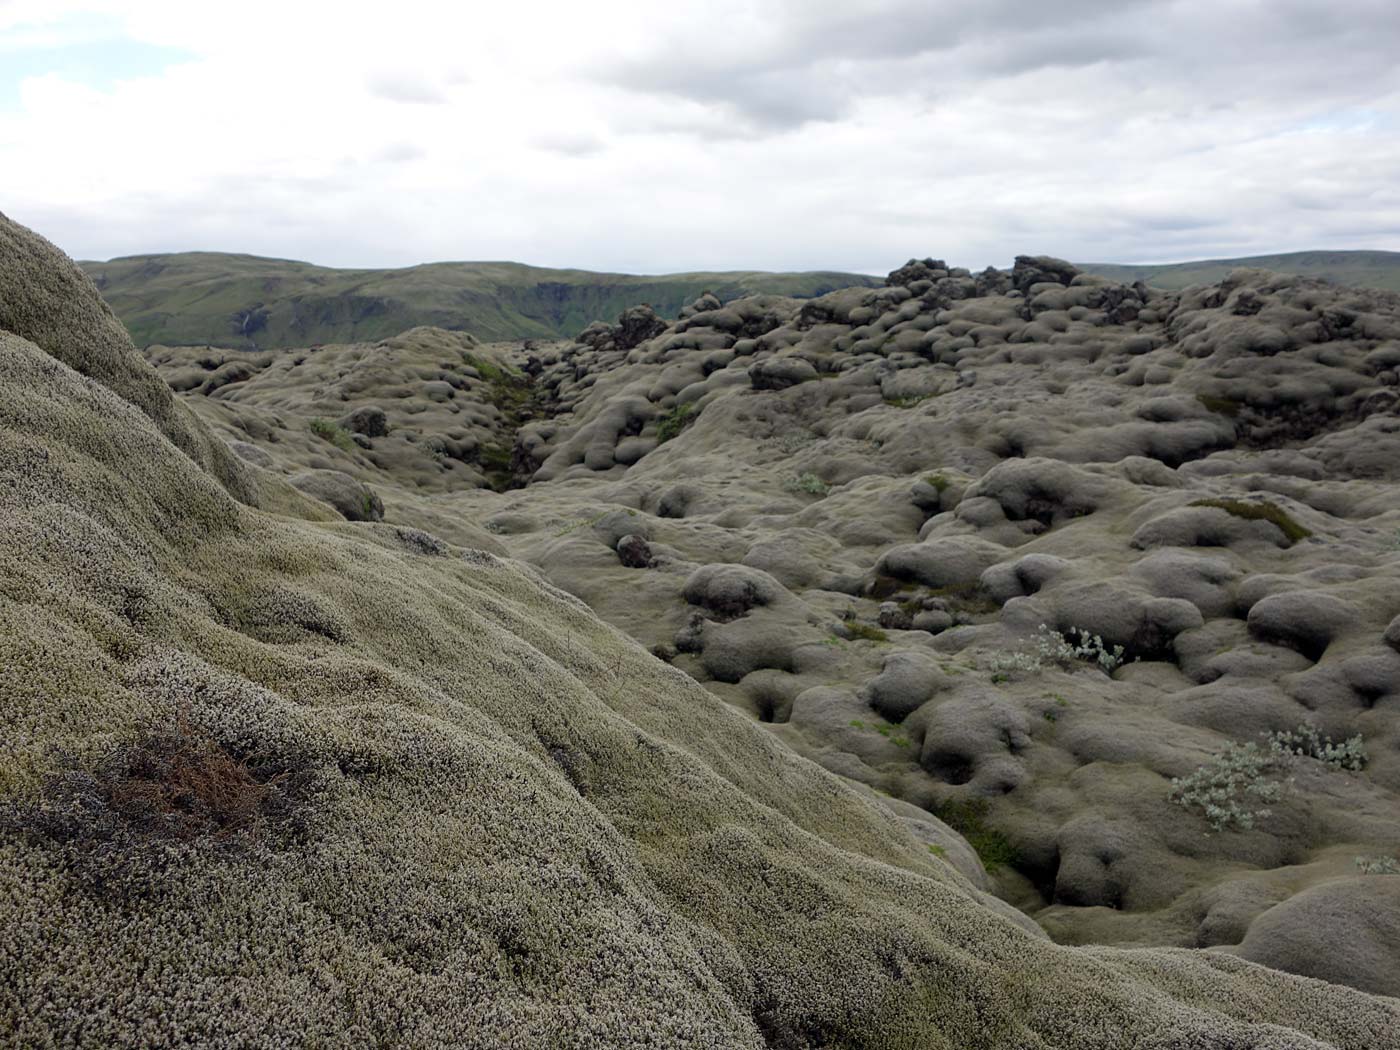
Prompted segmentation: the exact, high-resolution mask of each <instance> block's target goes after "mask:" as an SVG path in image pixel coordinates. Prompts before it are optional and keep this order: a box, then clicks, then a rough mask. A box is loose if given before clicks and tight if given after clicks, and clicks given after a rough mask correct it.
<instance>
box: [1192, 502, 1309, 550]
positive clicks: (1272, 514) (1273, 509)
mask: <svg viewBox="0 0 1400 1050" xmlns="http://www.w3.org/2000/svg"><path fill="white" fill-rule="evenodd" d="M1191 506H1193V507H1218V508H1219V509H1220V510H1223V511H1225V512H1226V513H1228V514H1233V515H1234V516H1235V517H1237V518H1244V519H1246V520H1247V521H1267V522H1269V523H1270V524H1271V525H1276V526H1278V529H1279V531H1280V532H1282V533H1283V535H1284V537H1285V538H1286V539H1287V540H1288V542H1289V543H1290V544H1294V543H1297V542H1298V541H1299V540H1305V539H1307V538H1308V537H1309V536H1311V535H1312V532H1311V531H1310V530H1308V529H1305V528H1303V526H1301V525H1299V524H1298V523H1297V522H1296V521H1294V520H1293V519H1292V518H1290V517H1289V516H1288V515H1287V514H1286V513H1285V512H1284V510H1283V508H1282V507H1280V506H1278V505H1277V504H1275V503H1270V502H1269V501H1268V500H1259V501H1258V502H1257V503H1251V502H1248V501H1246V500H1239V499H1198V500H1196V501H1195V502H1194V503H1192V504H1191Z"/></svg>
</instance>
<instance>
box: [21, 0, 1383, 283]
mask: <svg viewBox="0 0 1400 1050" xmlns="http://www.w3.org/2000/svg"><path fill="white" fill-rule="evenodd" d="M457 8H460V10H458V9H457ZM457 8H449V7H447V6H446V5H439V4H435V3H434V4H429V3H427V2H425V0H400V2H398V3H396V4H394V5H390V6H388V7H385V6H383V5H375V6H374V7H370V6H369V5H355V4H348V5H347V4H345V3H343V2H341V3H337V4H329V3H319V2H303V3H292V4H288V3H285V2H284V0H279V2H277V3H273V2H271V0H249V2H247V3H243V4H239V5H204V4H189V3H185V2H175V0H131V2H126V3H119V2H114V0H113V2H106V0H90V2H83V0H45V2H43V3H31V2H29V0H10V2H8V3H0V53H23V52H24V50H25V49H26V48H34V47H39V46H40V44H39V43H38V42H43V44H42V46H45V47H53V46H61V45H62V43H63V42H64V40H71V39H78V38H81V39H83V40H84V41H86V42H89V43H90V38H91V36H92V33H91V27H92V26H93V25H94V24H101V25H103V26H105V27H107V29H106V30H104V31H106V32H112V33H117V34H119V35H120V38H121V39H122V40H123V41H126V42H136V43H140V44H145V45H153V46H154V47H155V48H167V49H176V51H178V53H179V54H181V55H182V56H192V57H185V58H182V60H181V61H179V62H177V63H175V64H171V65H165V66H161V65H156V66H154V67H153V68H151V69H150V70H148V71H143V72H141V73H140V74H139V75H128V76H125V77H124V78H123V79H119V80H117V81H116V82H114V83H102V82H99V81H97V80H95V79H94V80H93V81H91V82H85V81H84V79H83V78H81V77H76V76H74V75H72V73H71V71H69V70H65V72H63V73H62V74H60V73H50V74H48V75H37V76H36V75H30V76H28V77H27V78H26V79H24V81H23V83H22V84H21V85H19V91H18V98H19V103H18V105H17V106H15V107H11V108H8V109H4V108H0V165H3V169H4V170H5V172H6V178H5V190H6V196H5V198H4V199H3V200H0V208H4V209H5V210H6V211H7V212H8V213H9V214H11V215H12V216H13V217H15V218H16V219H18V220H20V221H22V222H27V223H29V224H31V225H33V226H35V227H36V228H37V229H39V231H40V232H42V233H44V234H45V235H47V236H49V237H50V238H52V239H53V240H55V241H56V242H57V243H58V244H60V246H62V247H63V248H65V249H66V250H68V251H69V252H70V253H72V254H74V255H77V256H80V257H89V258H91V257H106V256H109V255H114V254H130V253H135V252H143V251H156V250H172V249H191V248H205V249H222V250H230V251H251V252H258V253H263V254H269V255H277V256H284V257H287V256H289V257H299V258H309V259H312V260H314V261H317V262H323V263H328V264H333V265H403V264H408V263H413V262H419V261H425V260H429V259H440V258H453V259H463V258H496V259H520V260H524V261H529V262H534V263H540V264H545V265H570V266H585V267H590V268H596V269H629V270H642V271H653V272H654V271H663V270H680V269H690V268H698V267H726V268H749V267H769V268H794V267H797V268H816V267H823V268H827V267H830V268H843V269H860V270H870V271H876V272H879V271H884V270H887V269H890V268H892V267H894V266H896V265H898V264H899V263H900V262H902V261H903V260H904V259H906V258H908V257H909V256H911V255H919V256H922V255H927V254H934V255H939V256H943V257H946V258H948V259H950V260H953V261H956V262H960V263H963V264H965V265H970V266H982V265H985V264H987V263H994V264H997V265H1006V264H1007V263H1009V261H1010V258H1011V256H1012V255H1014V254H1016V253H1017V252H1023V251H1035V252H1042V251H1046V252H1053V253H1055V254H1059V255H1064V256H1068V257H1071V258H1079V259H1097V260H1109V259H1121V260H1141V261H1149V260H1155V259H1171V258H1188V257H1193V256H1202V255H1238V254H1249V253H1252V252H1263V251H1282V250H1290V249H1298V248H1329V247H1333V248H1386V247H1390V248H1396V247H1400V189H1397V187H1400V134H1397V128H1400V65H1398V64H1397V63H1395V62H1394V60H1393V56H1394V55H1395V54H1396V53H1400V9H1396V8H1395V7H1394V5H1393V4H1391V3H1389V2H1386V0H1337V2H1334V3H1332V4H1328V5H1326V17H1321V16H1320V15H1319V10H1320V8H1319V5H1316V4H1310V3H1304V2H1302V0H1276V2H1274V3H1270V4H1267V5H1264V4H1259V3H1256V2H1249V0H1216V2H1214V3H1206V2H1203V0H1178V2H1172V3H1152V2H1146V0H1137V2H1131V3H1121V4H1117V5H1113V6H1112V7H1106V6H1105V5H1103V4H1101V3H1090V2H1088V0H1062V2H1061V3H1059V4H1056V5H1034V6H1029V5H1025V4H1021V3H1013V2H1011V0H994V2H993V0H989V2H987V3H984V4H978V5H968V4H965V3H959V4H952V3H937V2H931V0H871V2H869V3H864V4H860V5H852V4H849V3H839V4H838V3H834V2H828V0H768V2H742V0H717V2H711V3H705V4H701V3H698V2H694V0H678V2H676V3H672V4H669V5H657V4H655V3H644V2H641V0H596V2H595V3H592V4H587V5H580V4H567V3H562V2H539V0H536V2H525V3H517V4H513V5H490V6H489V7H488V6H487V5H457ZM84 26H86V27H87V29H86V30H82V27H84ZM80 30H82V31H81V32H80ZM84 34H86V35H84ZM4 76H5V74H4V72H3V69H2V68H0V86H3V80H4ZM422 103H431V104H422Z"/></svg>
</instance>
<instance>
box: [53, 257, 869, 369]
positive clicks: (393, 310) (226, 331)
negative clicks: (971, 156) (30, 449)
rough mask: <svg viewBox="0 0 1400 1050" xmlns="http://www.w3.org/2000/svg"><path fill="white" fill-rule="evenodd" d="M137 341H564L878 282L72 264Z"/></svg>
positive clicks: (270, 344)
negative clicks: (608, 326)
mask: <svg viewBox="0 0 1400 1050" xmlns="http://www.w3.org/2000/svg"><path fill="white" fill-rule="evenodd" d="M80 265H81V266H82V267H83V268H84V269H86V270H87V272H88V273H89V274H91V275H92V277H93V279H94V280H95V281H96V282H97V286H98V288H99V289H101V291H102V294H103V296H104V297H105V298H106V299H107V301H108V302H109V303H110V304H111V306H112V309H113V310H115V311H116V313H117V316H118V317H120V318H121V320H122V322H123V323H124V324H125V325H126V327H127V329H128V330H129V331H130V332H131V336H132V338H133V339H134V340H135V342H136V344H137V345H138V346H149V345H151V344H154V343H164V344H168V345H175V346H181V345H204V344H209V345H214V346H226V347H238V348H249V347H254V346H256V347H260V348H264V349H268V348H274V347H285V346H309V345H313V344H316V343H332V342H337V343H343V342H351V341H359V340H369V339H380V338H385V337H388V336H391V335H396V334H398V333H399V332H403V331H405V330H406V329H409V328H413V327H414V326H416V325H436V326H437V327H439V328H448V329H453V330H458V331H467V332H470V333H471V334H473V335H475V336H477V337H478V338H480V339H484V340H488V341H489V340H503V339H532V338H533V339H555V338H559V337H563V336H572V335H575V334H577V333H578V331H579V330H580V329H582V328H584V327H585V326H586V325H588V324H589V323H591V322H593V321H597V320H607V321H611V320H615V319H616V317H617V315H618V314H620V313H621V312H622V311H623V310H624V309H626V308H627V307H629V306H632V305H635V304H636V303H642V302H645V303H650V304H651V306H652V307H653V308H654V309H655V310H656V311H657V312H658V313H659V314H661V315H662V316H665V317H675V315H676V313H677V311H679V310H680V308H681V306H683V305H684V304H685V303H686V302H687V301H689V300H690V299H693V298H695V297H696V296H697V295H699V294H700V293H701V292H704V291H706V290H708V291H712V292H714V293H715V294H716V295H718V296H720V298H722V299H731V298H738V297H739V296H742V295H753V294H763V293H767V294H776V295H792V296H799V297H808V296H815V295H822V294H825V293H826V292H829V291H832V290H833V289H836V288H844V287H847V286H849V285H871V286H873V285H878V284H880V283H881V281H880V279H879V278H875V277H870V276H866V275H862V274H850V273H824V272H818V273H761V272H733V273H680V274H667V275H664V276H655V277H639V276H631V275H627V274H613V273H591V272H589V271H587V270H551V269H544V268H541V267H536V266H525V265H522V264H520V263H509V262H445V263H428V264H425V265H422V266H410V267H406V268H404V269H398V270H342V269H332V268H330V267H325V266H313V265H311V264H310V263H303V262H293V261H290V260H285V259H265V258H261V257H258V256H253V255H232V254H225V253H221V252H183V253H179V254H170V255H133V256H127V257H124V258H120V259H112V260H110V261H108V262H84V263H81V264H80Z"/></svg>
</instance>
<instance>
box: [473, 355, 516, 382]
mask: <svg viewBox="0 0 1400 1050" xmlns="http://www.w3.org/2000/svg"><path fill="white" fill-rule="evenodd" d="M462 359H463V360H464V361H465V362H466V363H467V364H468V365H470V366H471V367H472V368H475V369H476V371H477V374H478V375H480V376H481V378H482V379H484V380H486V381H487V382H488V383H510V382H514V381H515V380H517V379H518V378H519V376H517V375H516V374H515V373H514V372H512V371H510V370H509V369H506V368H503V367H501V366H500V365H498V364H496V362H495V361H492V360H490V359H489V358H485V357H478V356H477V355H476V354H463V355H462Z"/></svg>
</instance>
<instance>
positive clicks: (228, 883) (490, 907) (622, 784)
mask: <svg viewBox="0 0 1400 1050" xmlns="http://www.w3.org/2000/svg"><path fill="white" fill-rule="evenodd" d="M4 222H5V220H0V223H4ZM6 233H7V235H8V236H10V237H12V238H20V239H22V238H24V237H27V236H28V234H27V233H26V232H25V231H21V230H18V229H17V228H15V227H12V226H8V225H7V226H6ZM5 287H6V288H7V295H10V296H14V295H16V294H18V295H21V296H22V295H24V294H25V292H24V289H23V288H20V289H19V290H18V291H16V290H15V285H14V284H13V283H11V284H7V285H6V286H5ZM0 491H3V492H4V493H5V499H4V500H3V501H0V534H3V535H4V536H5V538H6V539H5V543H4V544H3V545H0V637H3V638H4V648H3V650H2V652H3V659H0V696H3V697H4V701H5V702H4V704H3V705H2V706H0V740H3V745H0V748H3V749H2V750H0V792H3V796H4V807H3V819H0V957H3V958H4V960H5V972H6V975H7V979H6V981H5V982H3V985H0V1031H4V1032H5V1033H7V1034H8V1037H9V1038H10V1040H11V1041H12V1043H13V1045H37V1046H44V1045H65V1046H91V1047H99V1046H100V1047H110V1046H141V1047H156V1046H171V1045H176V1044H180V1045H191V1044H193V1045H201V1046H240V1047H262V1046H267V1047H271V1046H289V1045H290V1046H326V1045H341V1046H349V1045H361V1046H371V1045H377V1046H414V1047H435V1046H441V1047H446V1046H464V1047H506V1046H519V1047H533V1046H540V1047H546V1046H548V1047H589V1046H592V1047H626V1046H642V1045H647V1046H693V1047H700V1046H704V1047H753V1048H759V1047H763V1046H783V1047H801V1046H832V1047H835V1046H844V1047H885V1046H889V1047H896V1046H897V1047H946V1048H951V1047H959V1048H963V1047H989V1048H990V1047H1050V1046H1053V1047H1076V1048H1080V1047H1123V1046H1137V1047H1159V1048H1166V1047H1177V1046H1188V1045H1189V1046H1223V1045H1232V1046H1254V1047H1266V1046H1267V1047H1279V1048H1293V1047H1296V1048H1300V1050H1301V1048H1304V1047H1308V1048H1315V1047H1317V1046H1319V1045H1321V1046H1328V1045H1330V1046H1337V1047H1355V1048H1358V1050H1359V1048H1362V1047H1367V1048H1369V1047H1376V1046H1383V1045H1389V1044H1392V1043H1393V1042H1394V1041H1395V1039H1396V1038H1397V1035H1398V1034H1400V1003H1397V1002H1395V1001H1394V1000H1387V999H1382V998H1377V997H1371V996H1367V995H1364V994H1362V993H1359V992H1355V991H1351V990H1348V989H1343V988H1338V987H1333V986H1329V985H1325V984H1322V983H1320V982H1315V981H1309V980H1305V979H1300V978H1294V977H1288V976H1285V975H1282V974H1278V973H1274V972H1271V971H1268V970H1264V969H1262V968H1259V967H1256V966H1252V965H1250V964H1248V963H1244V962H1242V961H1239V960H1237V959H1234V958H1230V957H1225V956H1218V955H1204V954H1198V953H1192V952H1186V951H1150V952H1124V951H1113V950H1098V951H1086V950H1075V949H1067V948H1061V947H1055V946H1053V945H1051V944H1049V943H1047V942H1044V941H1038V940H1036V939H1034V938H1032V937H1031V936H1029V935H1028V934H1026V933H1025V932H1023V931H1022V930H1021V929H1020V928H1018V927H1016V926H1014V925H1013V924H1011V923H1009V922H1006V921H1004V920H1003V919H1001V918H999V917H998V916H996V915H994V914H993V913H992V912H990V911H988V910H987V909H985V908H983V907H982V906H981V905H980V904H979V903H978V902H977V900H976V897H975V895H974V894H973V893H972V892H971V890H970V888H969V887H968V886H967V884H966V883H965V882H964V881H963V880H962V879H961V878H960V877H958V876H956V875H955V874H953V872H952V871H951V869H950V868H949V867H948V866H947V865H945V864H943V863H942V862H940V861H939V860H937V858H935V857H933V856H931V855H930V854H929V853H928V851H927V850H925V849H923V848H921V846H920V845H919V844H918V843H917V842H916V841H915V840H914V839H912V838H911V837H910V835H909V834H908V833H907V832H906V831H905V830H903V827H902V825H900V824H899V823H898V822H897V821H896V820H894V819H893V818H892V817H891V816H890V815H889V814H888V813H887V812H886V811H885V810H884V809H883V808H882V807H880V806H879V805H878V804H877V803H876V802H874V801H873V800H871V799H869V798H868V797H867V796H865V795H862V794H860V793H858V792H857V790H856V789H854V788H852V787H849V786H847V785H845V784H844V783H843V782H841V781H839V780H838V779H836V778H835V777H833V776H831V775H829V774H827V773H825V772H823V771H822V770H820V769H818V768H817V767H816V766H814V765H812V764H810V763H807V762H805V761H803V760H801V759H798V758H796V757H795V756H793V755H792V754H790V753H788V752H787V751H786V750H784V749H783V748H782V747H781V746H780V745H778V744H776V743H774V742H772V741H770V740H769V739H768V738H766V737H765V736H764V735H763V734H762V733H761V732H760V731H759V730H758V729H756V728H754V727H753V726H751V725H749V724H748V723H747V722H746V721H744V720H743V719H742V718H741V717H739V716H738V715H736V714H734V713H732V712H730V711H728V710H727V709H726V708H725V707H724V705H723V704H722V703H721V702H720V701H718V700H717V699H715V698H713V697H711V696H710V695H709V694H708V693H706V692H705V691H704V690H703V689H702V688H700V687H699V686H698V685H695V684H694V683H692V682H690V681H689V680H688V679H686V677H685V676H684V675H681V674H680V673H678V672H676V671H674V670H672V669H670V668H668V667H666V666H665V665H663V664H661V663H659V662H658V661H656V660H654V659H652V658H651V657H650V656H649V655H647V654H646V653H645V652H644V651H643V650H642V649H640V648H639V647H638V646H636V645H634V644H632V643H630V642H629V641H627V640H626V639H624V638H623V637H622V636H621V635H620V634H618V633H617V632H615V631H613V630H612V629H610V628H608V627H606V626H605V625H603V624H602V623H601V622H600V621H599V620H598V619H597V618H596V617H594V616H593V615H592V614H591V613H590V612H589V611H588V610H587V609H586V608H585V607H584V606H582V604H581V603H579V602H578V601H576V600H575V599H572V598H570V597H569V596H567V595H565V594H563V593H562V592H560V591H557V590H555V589H553V588H551V587H549V586H547V585H546V584H544V583H543V582H542V581H541V580H540V579H539V578H538V577H537V576H535V574H534V573H532V572H531V571H530V570H528V569H525V568H523V567H521V566H520V565H518V564H515V563H512V562H508V561H504V560H501V559H497V558H495V557H493V556H490V555H487V554H484V553H481V552H474V551H470V550H464V549H461V548H450V547H446V546H445V545H441V544H433V543H430V542H428V541H427V540H426V538H425V537H424V536H423V535H422V534H415V533H413V532H412V530H406V529H402V528H396V527H394V526H389V525H368V524H364V525H354V524H349V523H342V524H339V525H333V526H332V525H322V524H316V523H312V522H305V521H296V520H291V519H287V518H282V517H275V516H272V515H269V514H267V513H265V512H263V511H260V510H256V509H251V508H249V507H248V506H246V505H244V504H241V503H239V502H237V501H236V500H234V499H233V498H232V497H231V496H230V495H229V493H228V491H227V490H226V489H225V488H224V487H223V486H222V485H221V484H219V482H218V481H217V480H216V479H215V478H214V476H212V475H211V474H210V473H208V472H207V471H206V470H205V469H203V468H202V467H201V466H200V465H198V464H197V463H196V462H195V461H194V460H193V459H191V458H189V457H188V456H186V455H183V454H181V453H180V452H179V451H178V450H177V449H176V447H175V446H174V445H172V444H171V442H170V441H169V440H168V439H167V437H166V436H164V435H163V434H162V433H161V431H160V430H159V429H157V427H156V425H155V423H154V422H153V421H152V420H151V418H150V417H149V416H148V415H146V414H144V413H143V412H141V411H139V410H138V409H137V408H136V407H133V405H131V404H130V403H128V402H127V401H125V400H123V399H122V398H121V397H119V396H118V395H117V394H115V393H113V392H112V391H111V390H110V389H107V388H106V387H104V386H102V385H101V384H99V383H97V382H94V381H93V380H92V379H90V378H88V376H85V375H83V374H81V373H80V372H79V371H75V370H74V369H73V368H72V367H70V366H69V365H67V364H65V363H63V362H62V361H60V360H58V359H57V358H56V357H54V356H51V355H50V353H46V352H45V351H44V350H43V349H41V348H40V347H39V346H36V345H35V344H34V343H33V342H32V341H29V340H26V339H24V338H20V337H18V336H16V335H13V334H10V333H0ZM175 726H189V727H191V728H192V730H193V731H197V732H198V733H200V734H203V735H204V736H205V737H207V738H208V739H209V740H210V741H212V742H213V743H212V745H211V746H217V747H218V748H220V749H221V750H222V751H223V752H225V753H227V754H229V755H232V756H236V757H237V758H238V760H239V761H241V762H245V763H247V764H248V766H249V767H250V768H253V767H256V768H261V769H268V770H272V769H278V770H283V771H286V773H287V774H294V776H291V778H290V779H287V780H276V779H275V778H269V779H267V781H266V783H268V784H278V785H282V787H279V788H278V790H285V791H286V792H287V793H288V798H289V800H290V801H291V802H292V803H293V804H294V808H295V811H296V817H295V820H290V819H288V820H284V819H282V818H281V817H278V816H276V815H275V814H274V815H265V816H261V817H259V818H258V821H261V824H258V823H256V822H255V823H253V824H250V825H247V826H243V825H240V826H239V827H237V828H235V829H233V830H232V831H231V832H230V831H228V829H225V832H224V833H221V834H213V833H210V834H195V835H188V834H187V835H174V834H164V833H162V832H161V831H160V830H159V827H158V826H157V827H155V828H153V827H152V826H151V825H150V824H149V823H148V822H133V821H125V820H124V818H123V817H122V815H121V813H120V812H117V813H113V812H111V811H110V810H109V809H108V808H104V805H105V804H104V796H102V795H101V794H93V793H91V792H89V793H84V792H83V790H82V785H83V784H85V783H89V782H90V778H91V776H92V775H94V772H93V771H100V770H102V769H104V768H108V767H110V764H111V760H112V755H113V753H114V749H118V748H120V747H122V746H123V745H124V744H127V743H129V742H130V741H132V740H137V739H143V738H150V737H151V735H152V734H157V735H158V734H160V733H162V732H164V731H167V730H169V729H171V728H172V727H175ZM278 775H279V776H280V775H282V774H278ZM85 776H87V777H89V780H85V779H84V777H85Z"/></svg>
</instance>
